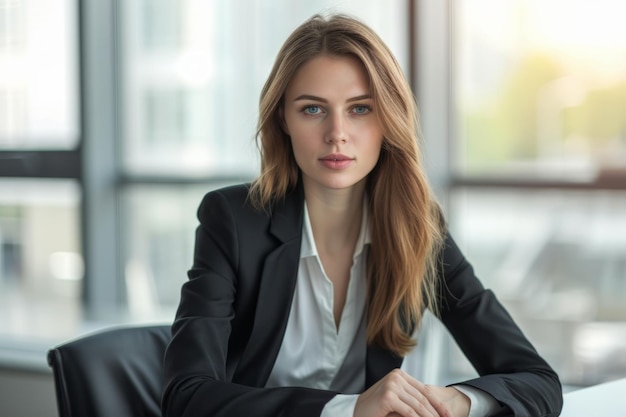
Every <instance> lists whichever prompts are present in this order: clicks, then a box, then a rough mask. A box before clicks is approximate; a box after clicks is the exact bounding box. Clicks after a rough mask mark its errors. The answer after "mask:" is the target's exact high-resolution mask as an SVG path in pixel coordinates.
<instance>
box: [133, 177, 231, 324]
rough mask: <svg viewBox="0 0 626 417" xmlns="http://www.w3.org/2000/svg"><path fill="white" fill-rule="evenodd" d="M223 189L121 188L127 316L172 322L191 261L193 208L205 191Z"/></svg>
mask: <svg viewBox="0 0 626 417" xmlns="http://www.w3.org/2000/svg"><path fill="white" fill-rule="evenodd" d="M225 185H228V184H215V185H213V186H211V187H207V186H201V185H192V186H184V187H174V186H132V187H129V188H127V189H125V190H124V192H123V199H122V201H123V207H124V214H125V216H124V219H123V228H122V230H123V235H122V249H123V253H124V260H123V262H124V279H125V287H126V294H127V300H128V309H129V312H130V314H131V316H132V317H133V318H135V319H142V318H146V317H148V318H154V317H157V316H161V315H163V318H164V319H166V320H168V321H170V320H171V319H172V317H173V312H174V309H175V307H176V306H177V305H178V301H179V297H180V287H181V285H182V284H183V283H184V282H185V281H187V270H189V268H190V267H191V264H192V261H193V249H194V243H195V230H196V227H197V226H198V220H197V217H196V212H197V210H198V206H199V204H200V202H201V200H202V197H203V196H204V194H205V193H207V192H208V191H209V190H210V189H212V188H218V187H221V186H225Z"/></svg>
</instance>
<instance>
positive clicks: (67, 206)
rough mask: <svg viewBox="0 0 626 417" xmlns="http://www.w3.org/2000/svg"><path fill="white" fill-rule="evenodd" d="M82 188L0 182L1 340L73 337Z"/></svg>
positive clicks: (80, 263) (78, 313)
mask: <svg viewBox="0 0 626 417" xmlns="http://www.w3.org/2000/svg"><path fill="white" fill-rule="evenodd" d="M80 235H81V230H80V189H79V186H78V184H77V183H75V182H72V181H66V180H21V179H15V180H1V181H0V338H3V337H4V336H3V335H7V336H10V337H15V336H24V337H37V338H54V339H55V340H57V339H58V338H63V337H69V336H73V335H74V334H75V329H76V328H77V326H78V325H79V324H78V323H79V320H80V318H81V304H80V300H81V298H80V296H81V289H82V280H83V270H84V266H83V258H82V249H81V245H80Z"/></svg>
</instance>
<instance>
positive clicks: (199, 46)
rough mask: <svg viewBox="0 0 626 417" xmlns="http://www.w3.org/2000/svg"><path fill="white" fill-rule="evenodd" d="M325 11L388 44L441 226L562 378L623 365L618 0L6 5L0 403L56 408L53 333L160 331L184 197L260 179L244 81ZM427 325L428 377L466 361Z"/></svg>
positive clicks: (625, 236)
mask: <svg viewBox="0 0 626 417" xmlns="http://www.w3.org/2000/svg"><path fill="white" fill-rule="evenodd" d="M320 11H321V12H323V11H341V12H347V13H350V14H353V15H356V16H358V17H360V18H362V19H363V20H364V21H365V22H366V23H368V24H369V25H370V26H372V27H373V28H374V29H375V30H376V31H377V32H378V33H379V34H380V35H381V36H382V37H383V39H384V40H385V41H386V42H387V43H388V44H389V46H390V47H391V48H392V49H393V51H394V53H395V54H396V56H397V58H398V59H399V61H400V63H401V65H402V67H403V69H404V70H405V73H406V75H407V78H408V79H409V80H410V81H411V84H412V86H413V88H414V91H415V94H416V97H417V100H418V102H419V105H420V109H421V120H422V130H423V136H424V152H425V154H424V160H425V163H426V166H427V168H428V171H429V174H430V178H431V180H432V183H433V186H434V187H435V190H436V192H437V194H438V197H439V199H440V200H441V202H442V204H443V206H444V208H445V211H446V213H447V216H448V220H449V223H450V228H451V229H452V232H453V234H454V235H455V237H456V239H457V241H458V243H459V244H460V246H461V247H462V249H463V250H464V251H465V253H466V255H467V257H468V258H469V260H470V261H471V262H472V263H473V265H474V267H475V269H476V271H477V274H478V275H479V277H480V278H481V279H482V280H483V282H484V284H485V285H486V286H488V287H490V288H492V289H493V290H494V291H495V292H496V293H497V294H498V296H499V298H500V299H501V300H502V302H503V303H504V304H505V305H506V307H507V308H508V309H509V310H510V312H511V313H512V315H513V316H514V318H515V319H516V320H517V321H518V322H519V324H520V326H521V327H522V329H523V330H524V331H525V332H526V334H527V335H528V337H529V338H530V339H531V340H532V342H533V343H534V344H535V346H536V347H537V349H538V350H539V351H540V352H541V353H542V354H543V355H544V356H545V357H546V358H547V359H548V361H549V362H550V363H551V364H552V365H553V366H554V367H555V369H556V370H557V371H558V373H559V375H560V376H561V378H562V380H563V382H564V383H565V384H566V385H567V386H568V389H575V388H577V387H583V386H588V385H592V384H596V383H599V382H603V381H607V380H611V379H615V378H620V377H625V376H626V25H624V24H623V16H625V15H626V4H625V3H624V2H623V1H621V0H596V1H588V0H548V1H545V0H510V1H501V0H419V1H412V0H392V1H385V2H382V1H379V0H337V1H332V0H318V1H307V2H304V1H293V0H83V1H78V0H0V414H2V415H19V416H29V415H33V416H34V415H38V416H54V415H56V409H54V398H53V391H52V390H53V387H52V379H51V376H50V373H49V371H48V369H47V365H46V362H45V352H46V350H47V349H48V348H49V347H51V346H53V345H55V344H58V343H60V342H62V341H65V340H67V339H69V338H73V337H76V336H78V335H81V334H83V333H85V332H88V331H92V330H96V329H99V328H102V327H105V326H109V325H113V324H121V323H146V322H169V321H171V319H172V317H173V314H174V310H175V308H176V305H177V302H178V298H179V289H180V285H181V284H182V283H183V282H184V281H185V280H186V271H187V269H188V268H189V266H190V263H191V260H192V250H193V243H194V229H195V227H196V218H195V211H196V208H197V206H198V203H199V201H200V199H201V197H202V195H203V194H204V193H206V192H207V191H208V190H210V189H213V188H216V187H220V186H223V185H226V184H231V183H236V182H242V181H249V180H251V179H253V178H254V176H255V175H256V173H257V172H258V166H259V164H258V158H257V155H256V145H255V142H254V134H255V120H256V115H257V102H258V95H259V91H260V89H261V87H262V84H263V82H264V80H265V78H266V76H267V75H268V73H269V70H270V67H271V65H272V63H273V59H274V57H275V54H276V53H277V51H278V48H279V47H280V45H281V44H282V42H283V41H284V39H285V38H286V36H287V35H288V34H289V33H290V32H291V31H292V30H293V29H294V28H295V27H296V26H297V25H298V24H300V23H301V22H302V21H303V20H305V19H306V18H307V17H309V16H310V15H312V14H313V13H316V12H320ZM424 332H425V333H426V334H425V336H424V339H423V343H421V344H420V349H422V350H423V351H424V352H426V354H428V358H429V360H428V361H427V363H426V364H424V363H421V364H420V363H417V364H416V365H415V366H416V367H417V368H419V371H420V372H422V373H423V375H425V377H427V378H430V380H431V381H432V382H441V383H444V382H449V381H453V380H458V379H459V378H467V377H468V376H471V375H472V374H473V373H474V371H473V369H472V368H471V367H470V366H469V365H468V363H467V362H466V361H465V359H464V358H463V356H462V354H461V353H460V352H459V351H458V349H457V348H456V347H455V346H454V343H453V342H452V341H451V339H450V338H449V337H448V335H447V334H446V332H445V330H443V329H442V328H441V327H440V326H438V325H437V323H436V321H435V320H432V321H429V322H428V323H427V325H425V328H424ZM426 336H428V337H426ZM418 362H419V361H418ZM33 393H35V395H38V396H39V398H41V401H40V402H39V403H36V402H34V401H28V398H32V396H33V395H34V394H33ZM24 397H26V400H23V398H24ZM20 407H21V408H20Z"/></svg>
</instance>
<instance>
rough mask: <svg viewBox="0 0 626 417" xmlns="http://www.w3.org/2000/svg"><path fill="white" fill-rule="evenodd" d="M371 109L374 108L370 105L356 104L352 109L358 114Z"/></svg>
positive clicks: (365, 112)
mask: <svg viewBox="0 0 626 417" xmlns="http://www.w3.org/2000/svg"><path fill="white" fill-rule="evenodd" d="M371 110H372V109H371V108H370V107H369V106H354V107H353V108H352V111H353V112H355V113H356V114H367V113H369V112H370V111H371Z"/></svg>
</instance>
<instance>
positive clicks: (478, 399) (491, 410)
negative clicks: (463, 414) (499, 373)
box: [452, 385, 502, 417]
mask: <svg viewBox="0 0 626 417" xmlns="http://www.w3.org/2000/svg"><path fill="white" fill-rule="evenodd" d="M452 388H455V389H457V390H458V391H461V392H462V393H463V394H465V395H467V396H468V397H469V399H470V412H469V415H468V417H489V416H491V415H494V414H496V413H497V412H498V411H499V410H500V409H501V408H502V406H501V405H500V403H498V401H496V399H495V398H493V397H492V396H491V395H489V394H487V393H486V392H485V391H482V390H480V389H478V388H474V387H470V386H469V385H453V386H452Z"/></svg>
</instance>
